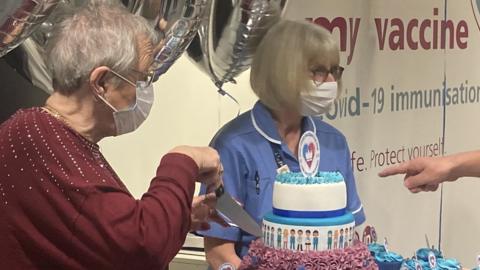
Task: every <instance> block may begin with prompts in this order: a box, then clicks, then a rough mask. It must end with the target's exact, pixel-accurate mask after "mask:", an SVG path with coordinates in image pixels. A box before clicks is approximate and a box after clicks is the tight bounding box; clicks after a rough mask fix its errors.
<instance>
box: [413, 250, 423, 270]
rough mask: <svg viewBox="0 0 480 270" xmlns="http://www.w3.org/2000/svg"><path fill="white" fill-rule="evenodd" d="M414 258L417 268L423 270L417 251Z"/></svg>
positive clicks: (416, 269)
mask: <svg viewBox="0 0 480 270" xmlns="http://www.w3.org/2000/svg"><path fill="white" fill-rule="evenodd" d="M413 260H414V262H415V270H423V268H422V265H421V264H420V262H419V261H418V257H417V253H413Z"/></svg>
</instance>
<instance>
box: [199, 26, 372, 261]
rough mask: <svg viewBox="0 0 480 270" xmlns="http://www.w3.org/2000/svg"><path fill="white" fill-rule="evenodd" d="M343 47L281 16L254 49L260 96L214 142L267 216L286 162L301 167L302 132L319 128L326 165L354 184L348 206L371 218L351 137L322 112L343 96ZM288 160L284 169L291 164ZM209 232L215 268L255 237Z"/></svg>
mask: <svg viewBox="0 0 480 270" xmlns="http://www.w3.org/2000/svg"><path fill="white" fill-rule="evenodd" d="M339 58H340V57H339V50H338V47H337V45H336V43H335V41H334V40H333V38H332V37H331V35H330V33H328V32H327V31H326V30H325V29H323V28H321V27H319V26H316V25H314V24H311V23H307V22H294V21H280V22H279V23H278V24H276V25H275V26H273V27H272V28H271V29H270V30H269V31H268V33H267V34H266V35H265V37H264V38H263V40H262V42H261V43H260V45H259V47H258V48H257V52H256V54H255V56H254V59H253V63H252V69H251V73H250V82H251V86H252V89H253V91H254V92H255V94H256V95H257V96H258V98H259V101H258V102H257V103H256V104H255V106H254V107H253V109H252V110H251V111H248V112H246V113H244V114H242V115H240V116H239V117H238V118H236V119H234V120H233V121H231V122H230V123H228V124H226V125H225V126H224V127H223V128H222V129H221V130H220V132H219V133H218V134H217V135H216V136H215V138H214V139H213V141H212V145H213V147H214V148H216V149H217V150H218V151H219V154H220V158H221V160H222V163H223V166H224V168H225V174H224V177H223V181H224V184H225V189H226V190H227V191H228V192H229V193H230V194H232V196H234V197H235V198H236V199H237V200H238V201H239V202H240V203H241V204H242V205H243V207H244V208H245V210H246V211H247V212H248V213H249V214H250V215H251V216H252V217H253V218H254V219H255V220H256V221H257V222H258V223H260V222H261V220H262V218H263V216H264V215H265V214H266V213H267V212H269V211H271V210H272V193H273V182H274V180H275V176H276V174H277V171H278V170H279V169H280V168H281V167H282V166H284V165H287V166H288V168H289V170H290V171H297V172H298V171H300V169H299V163H298V159H297V152H298V144H299V140H300V137H301V135H302V133H303V132H305V131H313V132H314V133H315V134H316V135H317V137H318V139H319V142H320V149H321V152H320V153H321V154H320V170H323V171H339V172H341V173H342V175H343V176H344V178H345V181H346V185H347V193H348V194H347V196H348V202H347V210H348V211H351V212H353V214H354V216H355V222H356V224H357V225H359V224H361V223H363V222H364V220H365V216H364V213H363V208H362V204H361V202H360V199H359V197H358V195H357V190H356V186H355V180H354V177H353V173H352V168H351V164H350V152H349V148H348V145H347V141H346V139H345V137H344V136H343V134H342V133H340V131H338V130H337V129H335V128H334V127H332V126H331V125H329V124H327V123H325V122H323V121H322V120H321V119H320V118H319V117H318V116H320V115H321V114H323V113H325V112H326V111H327V110H328V108H329V106H330V105H331V104H332V103H333V102H334V100H335V98H336V97H337V95H338V93H337V88H338V84H339V81H340V79H341V76H342V71H343V68H342V67H340V66H339ZM284 169H285V167H283V168H281V169H280V170H284ZM199 233H200V234H202V235H204V236H205V251H206V254H207V260H208V262H209V264H210V266H211V267H212V268H213V269H218V267H219V265H222V264H223V263H230V264H233V265H236V266H238V265H239V263H240V258H241V257H242V256H243V255H245V254H246V252H247V250H248V245H249V244H250V242H251V241H252V240H254V237H253V236H252V235H249V234H248V233H246V232H244V231H241V230H239V229H238V228H235V227H228V228H225V227H220V226H217V225H215V224H212V227H211V229H210V230H208V231H204V232H199Z"/></svg>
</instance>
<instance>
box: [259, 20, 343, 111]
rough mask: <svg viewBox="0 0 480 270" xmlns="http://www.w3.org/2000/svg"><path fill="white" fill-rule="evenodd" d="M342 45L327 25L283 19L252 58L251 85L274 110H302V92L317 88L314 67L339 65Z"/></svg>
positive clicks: (268, 34)
mask: <svg viewBox="0 0 480 270" xmlns="http://www.w3.org/2000/svg"><path fill="white" fill-rule="evenodd" d="M339 61H340V53H339V49H338V45H337V43H336V42H335V40H334V39H333V37H332V36H331V34H330V33H329V32H328V31H327V30H326V29H324V28H322V27H320V26H318V25H315V24H313V23H310V22H298V21H290V20H281V21H279V22H278V23H277V24H275V25H274V26H273V27H272V28H270V30H269V31H268V32H267V34H266V35H265V37H264V38H263V39H262V41H261V42H260V44H259V46H258V48H257V51H256V53H255V56H254V58H253V61H252V69H251V72H250V85H251V87H252V89H253V92H254V93H255V94H256V95H257V96H258V98H259V99H260V101H261V102H262V103H263V104H265V106H267V107H268V108H270V109H272V110H284V109H286V108H290V109H295V110H299V107H300V93H301V92H303V91H309V90H310V89H312V88H313V84H312V83H311V80H312V79H311V77H310V74H309V71H310V69H311V68H315V67H319V66H323V67H326V68H329V67H332V66H336V65H338V64H339Z"/></svg>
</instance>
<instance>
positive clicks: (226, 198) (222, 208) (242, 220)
mask: <svg viewBox="0 0 480 270" xmlns="http://www.w3.org/2000/svg"><path fill="white" fill-rule="evenodd" d="M215 195H216V196H217V206H216V207H215V208H216V209H217V211H218V212H220V214H221V215H223V216H225V217H227V218H228V219H230V221H231V223H230V222H229V225H233V226H235V227H239V228H240V229H242V230H244V231H246V232H247V233H249V234H251V235H253V236H256V237H260V236H262V228H261V227H260V225H258V223H257V222H255V220H254V219H253V218H252V217H251V216H250V215H249V214H248V213H247V212H246V211H245V210H244V209H243V208H242V206H240V205H239V204H238V203H237V202H236V201H235V200H234V199H233V198H232V196H230V194H228V193H227V192H226V191H225V189H224V188H223V185H221V186H220V187H218V188H217V189H216V190H215ZM232 223H233V224H232Z"/></svg>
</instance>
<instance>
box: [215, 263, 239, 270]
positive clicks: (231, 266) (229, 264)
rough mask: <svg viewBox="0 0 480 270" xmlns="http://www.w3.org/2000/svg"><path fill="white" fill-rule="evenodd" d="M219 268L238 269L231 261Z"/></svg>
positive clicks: (225, 269) (219, 269) (223, 269)
mask: <svg viewBox="0 0 480 270" xmlns="http://www.w3.org/2000/svg"><path fill="white" fill-rule="evenodd" d="M218 270H236V268H235V266H233V264H231V263H224V264H222V265H220V267H219V268H218Z"/></svg>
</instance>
